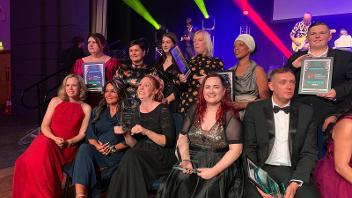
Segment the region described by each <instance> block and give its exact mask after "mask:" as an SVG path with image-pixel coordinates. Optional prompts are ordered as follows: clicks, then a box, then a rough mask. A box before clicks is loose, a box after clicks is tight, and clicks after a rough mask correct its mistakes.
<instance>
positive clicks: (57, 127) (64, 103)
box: [12, 74, 91, 198]
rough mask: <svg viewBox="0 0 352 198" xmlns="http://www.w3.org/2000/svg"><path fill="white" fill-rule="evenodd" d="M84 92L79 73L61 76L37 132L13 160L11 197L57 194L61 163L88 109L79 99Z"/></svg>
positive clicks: (70, 153) (81, 132)
mask: <svg viewBox="0 0 352 198" xmlns="http://www.w3.org/2000/svg"><path fill="white" fill-rule="evenodd" d="M85 93H86V87H85V85H84V82H83V79H82V78H81V77H80V76H77V75H74V74H70V75H68V76H66V77H65V79H64V80H63V82H62V86H61V88H60V89H59V91H58V97H54V98H53V99H52V100H51V101H50V103H49V106H48V109H47V111H46V113H45V116H44V119H43V122H42V125H41V132H40V134H39V135H38V136H37V137H36V138H35V139H34V140H33V142H32V144H31V145H30V146H29V147H28V148H27V150H26V151H25V152H24V153H23V154H22V155H21V156H20V157H19V158H18V159H17V160H16V163H15V170H14V176H13V189H12V197H14V198H23V197H43V198H47V197H61V194H62V192H61V182H62V179H63V171H62V167H63V165H65V164H68V163H69V162H71V161H72V160H73V158H74V156H75V154H76V150H77V145H76V143H78V142H80V141H81V140H82V139H83V138H84V137H85V133H86V130H87V125H88V121H89V117H90V113H91V108H90V106H89V105H88V104H85V103H83V102H82V101H83V100H84V99H85Z"/></svg>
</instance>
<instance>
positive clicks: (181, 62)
mask: <svg viewBox="0 0 352 198" xmlns="http://www.w3.org/2000/svg"><path fill="white" fill-rule="evenodd" d="M170 53H171V56H172V57H173V58H174V60H175V62H176V65H177V67H178V69H179V70H180V72H181V73H182V74H184V75H185V77H186V78H188V77H189V75H190V74H191V70H190V68H189V65H188V63H187V61H186V59H185V57H184V56H183V54H182V51H181V49H180V48H179V47H178V46H175V47H173V48H171V49H170Z"/></svg>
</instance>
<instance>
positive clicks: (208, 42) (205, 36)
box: [194, 30, 214, 57]
mask: <svg viewBox="0 0 352 198" xmlns="http://www.w3.org/2000/svg"><path fill="white" fill-rule="evenodd" d="M197 34H202V35H203V39H204V41H205V47H206V53H205V54H204V55H206V56H208V57H213V54H214V47H213V42H212V41H211V37H210V34H209V32H207V31H205V30H198V31H197V32H196V33H194V37H195V36H196V35H197Z"/></svg>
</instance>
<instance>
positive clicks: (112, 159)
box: [72, 79, 127, 197]
mask: <svg viewBox="0 0 352 198" xmlns="http://www.w3.org/2000/svg"><path fill="white" fill-rule="evenodd" d="M124 97H125V85H124V84H123V82H122V81H121V80H119V79H115V80H110V81H108V82H107V83H106V85H105V86H104V98H103V99H102V100H101V101H100V103H99V105H98V106H97V107H96V108H95V109H94V110H93V113H92V117H91V120H90V121H89V125H88V130H87V137H86V139H87V143H84V144H82V145H81V146H80V147H79V150H78V153H77V156H76V159H75V164H74V171H73V176H72V183H73V184H75V188H76V197H87V196H88V194H89V195H90V197H99V196H100V190H101V188H102V186H101V179H102V178H101V174H99V173H97V170H100V169H101V168H106V169H107V170H104V171H105V172H104V175H110V176H111V175H112V173H113V171H114V170H115V169H116V168H117V166H118V164H119V162H120V159H121V157H122V156H123V153H124V149H125V148H126V147H127V146H126V145H125V144H124V138H123V136H122V135H117V134H115V133H114V126H115V125H117V124H118V123H119V118H120V116H119V114H120V113H119V112H120V110H121V109H120V108H121V101H122V100H123V99H124ZM108 177H109V176H108ZM104 179H108V178H105V177H104Z"/></svg>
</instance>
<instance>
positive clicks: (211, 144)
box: [157, 106, 244, 198]
mask: <svg viewBox="0 0 352 198" xmlns="http://www.w3.org/2000/svg"><path fill="white" fill-rule="evenodd" d="M194 109H195V108H194V106H193V107H192V108H191V110H190V112H192V111H194ZM189 114H192V113H188V114H187V115H186V117H185V123H184V125H183V128H182V130H181V134H184V135H187V136H188V139H189V152H190V158H191V161H192V164H193V168H210V167H213V166H214V165H216V164H217V163H218V162H219V161H220V160H221V159H222V157H223V156H224V155H225V153H226V152H227V151H228V149H229V148H228V146H229V144H241V143H242V140H241V136H242V135H241V124H240V122H239V121H238V120H237V119H236V118H235V117H234V116H233V115H232V114H231V113H230V112H227V113H226V118H224V119H223V121H222V122H220V123H216V124H214V125H213V127H212V128H211V129H210V130H209V131H204V130H203V129H202V128H201V126H200V123H199V122H198V121H195V122H193V121H192V120H193V119H192V118H191V117H192V116H189ZM192 123H193V124H192ZM178 163H179V162H178ZM243 179H244V176H243V169H242V162H241V160H240V158H238V159H237V160H236V161H235V162H234V163H233V164H232V165H230V166H229V167H228V168H226V169H225V170H223V171H222V172H221V173H220V174H218V175H217V176H215V177H213V178H212V179H210V180H204V179H202V178H201V177H198V176H197V174H192V175H188V174H184V173H182V171H179V170H172V171H171V173H170V175H169V176H168V178H167V179H166V180H165V182H164V183H163V184H162V185H161V187H160V188H159V191H158V194H157V197H159V198H161V197H163V198H166V197H167V198H181V197H187V198H188V197H194V198H201V197H217V198H226V197H242V194H243Z"/></svg>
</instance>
